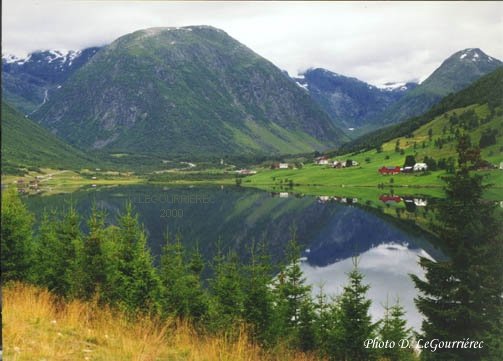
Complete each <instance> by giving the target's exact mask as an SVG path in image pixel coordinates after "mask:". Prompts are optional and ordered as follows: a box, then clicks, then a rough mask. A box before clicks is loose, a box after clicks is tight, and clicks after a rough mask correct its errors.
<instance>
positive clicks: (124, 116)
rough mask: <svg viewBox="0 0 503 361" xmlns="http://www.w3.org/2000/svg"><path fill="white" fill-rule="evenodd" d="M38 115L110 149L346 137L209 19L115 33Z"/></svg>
mask: <svg viewBox="0 0 503 361" xmlns="http://www.w3.org/2000/svg"><path fill="white" fill-rule="evenodd" d="M34 115H35V117H36V119H38V120H39V121H40V123H41V124H43V125H44V126H46V127H48V128H50V129H53V130H54V131H56V132H57V133H58V134H59V135H60V136H62V137H63V138H65V139H67V140H68V141H70V142H71V143H73V144H76V145H77V146H79V147H81V148H86V147H87V148H106V149H109V150H114V151H117V150H124V149H125V148H127V149H141V150H148V151H151V152H158V153H159V152H161V153H162V152H163V150H161V148H163V147H164V148H165V147H166V145H169V146H170V147H171V151H172V152H174V153H183V152H186V153H189V154H190V153H194V152H199V153H206V152H216V153H228V150H229V149H230V148H233V149H235V150H237V151H238V152H244V153H247V152H250V151H251V152H257V151H258V152H261V151H265V152H273V153H285V152H286V153H289V152H293V153H295V152H305V151H311V150H315V149H322V148H324V147H326V146H329V145H336V144H340V143H341V140H342V139H345V136H344V135H343V133H342V131H340V130H338V129H337V128H336V127H334V126H333V125H332V123H331V122H330V119H329V117H328V116H327V115H326V114H325V113H324V112H323V111H322V110H321V109H320V108H319V107H318V106H317V104H315V103H314V102H313V101H312V100H311V98H310V97H309V96H308V95H307V94H305V93H304V92H303V91H302V90H300V89H298V87H297V86H295V85H294V84H292V83H291V81H290V79H288V78H287V77H286V76H285V75H284V74H283V73H282V72H281V71H280V70H279V69H278V68H277V67H276V66H275V65H274V64H272V63H271V62H269V61H268V60H266V59H264V58H262V57H260V56H259V55H258V54H256V53H254V52H253V51H252V50H250V49H248V48H247V47H246V46H244V45H243V44H241V43H239V42H238V41H237V40H235V39H233V38H231V37H230V36H228V35H227V33H225V32H224V31H223V30H220V29H216V28H213V27H209V26H189V27H181V28H150V29H144V30H139V31H136V32H133V33H130V34H126V35H124V36H122V37H120V38H118V39H117V40H115V41H114V42H112V43H111V44H110V45H108V46H106V47H104V48H102V49H101V50H100V51H99V52H98V54H97V55H96V56H95V57H93V58H92V59H90V60H89V61H88V62H87V63H86V64H85V66H83V67H82V68H81V69H79V70H78V71H77V72H75V73H74V74H73V75H72V76H71V77H70V78H69V80H68V81H67V82H66V83H65V84H64V85H63V87H62V88H61V89H60V90H59V91H58V92H57V93H56V94H55V95H54V96H53V98H52V99H51V100H50V101H48V102H47V103H46V104H44V105H43V106H42V107H41V108H40V109H39V110H38V111H37V112H36V113H35V114H34ZM75 129H79V130H82V131H77V132H73V131H74V130H75ZM141 134H143V135H147V134H152V135H153V134H156V136H157V138H156V139H155V140H154V142H152V141H148V140H146V139H145V138H144V137H143V138H142V137H140V135H141ZM161 135H162V137H161ZM194 140H195V141H194ZM198 141H199V142H198Z"/></svg>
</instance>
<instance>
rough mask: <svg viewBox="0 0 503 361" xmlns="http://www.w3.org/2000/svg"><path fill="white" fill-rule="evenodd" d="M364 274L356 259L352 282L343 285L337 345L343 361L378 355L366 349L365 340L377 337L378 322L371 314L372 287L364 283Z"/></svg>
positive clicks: (361, 359) (372, 357)
mask: <svg viewBox="0 0 503 361" xmlns="http://www.w3.org/2000/svg"><path fill="white" fill-rule="evenodd" d="M362 281H363V275H362V274H361V273H360V272H359V271H358V268H357V265H356V262H355V267H354V269H353V270H352V271H351V272H350V273H349V284H348V285H347V286H346V287H344V292H343V293H342V295H341V298H340V319H339V327H340V334H339V335H338V339H337V348H338V353H339V355H340V359H341V360H344V361H369V360H374V359H375V358H376V355H375V351H374V350H373V349H371V348H365V347H364V342H365V340H367V339H372V338H374V330H375V328H376V325H375V324H373V323H372V321H371V317H370V314H369V308H370V304H371V301H370V300H369V299H367V298H366V293H367V291H368V289H369V288H370V286H368V285H364V284H363V283H362Z"/></svg>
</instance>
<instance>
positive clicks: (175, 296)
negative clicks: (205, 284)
mask: <svg viewBox="0 0 503 361" xmlns="http://www.w3.org/2000/svg"><path fill="white" fill-rule="evenodd" d="M203 267H204V264H203V263H202V259H201V257H200V254H199V252H197V251H196V252H195V253H194V255H193V257H192V259H191V260H190V262H187V260H186V255H185V249H184V247H183V245H182V243H181V241H180V236H179V235H177V236H176V239H175V241H174V242H173V243H170V241H169V235H166V244H165V246H164V247H163V250H162V255H161V264H160V278H161V283H162V286H163V294H162V305H163V312H164V313H165V314H171V315H175V316H177V317H182V318H184V319H196V320H200V319H201V318H203V317H204V315H205V314H206V311H207V297H206V294H205V292H204V290H203V289H202V285H201V280H200V275H201V272H202V269H203Z"/></svg>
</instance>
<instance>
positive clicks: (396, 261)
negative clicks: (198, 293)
mask: <svg viewBox="0 0 503 361" xmlns="http://www.w3.org/2000/svg"><path fill="white" fill-rule="evenodd" d="M128 199H129V200H131V202H132V203H133V204H134V206H135V209H136V210H137V212H138V214H139V218H140V221H141V222H142V223H143V224H144V226H145V230H146V232H147V234H148V238H149V246H150V248H151V250H152V253H153V254H154V256H156V257H157V256H159V253H160V250H161V247H162V244H163V234H165V233H166V232H169V233H171V234H174V233H180V234H181V236H182V242H183V243H184V244H185V245H186V247H188V248H191V247H195V246H196V245H197V246H198V247H199V249H200V250H201V252H202V253H203V255H204V256H205V257H206V258H207V259H211V258H212V257H213V255H214V254H215V251H216V244H217V242H220V243H221V245H222V246H223V248H224V249H227V248H231V249H234V250H236V251H237V252H238V254H239V255H240V256H241V257H242V258H243V260H245V259H246V257H247V250H248V247H249V245H250V244H251V243H252V242H253V241H261V240H265V241H266V242H267V244H268V246H269V249H270V252H271V256H272V259H273V261H274V262H276V263H277V262H281V260H282V257H283V255H284V249H285V246H286V244H287V242H288V241H289V239H290V238H291V235H292V227H295V229H296V234H297V239H298V241H299V243H300V244H301V245H302V249H303V254H302V260H303V261H302V269H303V271H304V274H305V277H306V280H307V282H308V283H310V284H312V285H313V294H316V293H318V291H319V286H320V285H323V287H324V290H325V292H327V293H328V294H331V295H337V294H339V293H341V292H342V288H343V286H344V284H345V283H346V278H347V276H346V275H347V273H348V272H349V271H350V270H351V268H352V267H353V262H354V256H358V258H357V259H358V266H359V268H360V270H361V271H362V272H363V274H364V275H365V281H366V283H368V284H370V285H371V288H370V290H369V292H368V297H369V298H370V299H371V300H372V307H371V313H372V316H373V317H374V318H375V319H377V318H379V317H381V316H382V315H383V311H384V309H383V305H384V304H385V303H386V302H387V300H389V302H390V303H394V302H395V300H396V299H397V298H399V300H400V303H401V304H402V305H403V306H404V308H405V310H406V312H407V319H408V323H409V326H411V327H414V328H415V329H416V330H419V328H420V324H421V316H420V314H419V313H418V312H417V310H416V308H415V306H414V301H413V299H414V297H415V296H416V290H415V288H414V285H413V283H412V280H411V279H410V277H409V274H416V275H419V276H422V275H423V272H422V269H421V268H420V267H419V265H418V263H417V261H418V257H420V256H423V257H429V258H432V259H437V258H438V257H442V254H441V253H440V252H439V250H438V249H437V248H436V247H435V246H434V244H433V242H432V239H431V237H430V236H429V235H428V234H427V233H426V232H424V231H422V230H421V229H420V228H419V227H417V226H415V225H414V224H413V222H412V221H410V220H400V219H397V218H395V217H392V216H391V215H389V214H384V213H383V212H382V211H380V210H379V209H376V208H372V207H368V206H366V205H365V203H364V202H361V201H360V202H359V200H358V198H347V199H346V198H333V199H330V198H328V197H314V196H298V195H297V196H296V195H294V194H291V193H287V192H282V193H268V192H264V191H260V190H255V189H250V188H241V187H162V186H150V185H149V186H127V187H126V186H123V187H113V188H99V187H98V188H88V189H84V190H81V191H78V192H74V193H71V194H60V195H53V196H43V197H41V196H32V197H27V198H25V200H26V203H27V205H28V207H29V209H30V210H31V211H32V212H34V213H35V214H37V215H40V213H41V212H42V211H43V209H44V208H45V209H51V208H58V207H62V206H64V205H65V204H68V203H69V202H70V201H71V202H75V203H76V205H77V208H78V209H79V211H80V212H81V214H84V215H87V214H88V213H89V211H90V208H91V205H92V204H93V202H95V203H96V204H97V205H98V207H101V208H103V209H106V211H107V215H108V216H107V221H108V222H109V223H114V222H115V217H116V215H117V214H118V213H119V212H120V211H121V210H122V209H123V208H124V204H125V202H126V201H127V200H128ZM381 200H382V201H383V204H384V203H386V202H389V201H390V199H388V198H383V199H381ZM391 201H393V199H391ZM421 202H423V203H421ZM421 202H416V203H417V204H418V206H419V207H424V206H425V205H426V202H424V201H421ZM419 207H418V208H419ZM414 209H416V207H414ZM37 218H38V219H39V218H40V217H37ZM82 223H83V227H85V224H84V223H85V222H82Z"/></svg>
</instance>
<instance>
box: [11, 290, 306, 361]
mask: <svg viewBox="0 0 503 361" xmlns="http://www.w3.org/2000/svg"><path fill="white" fill-rule="evenodd" d="M2 291H3V346H4V358H5V359H6V360H10V361H33V360H50V361H67V360H84V361H87V360H93V361H155V360H173V361H182V360H184V361H185V360H186V361H259V360H263V361H280V360H284V361H289V360H291V361H309V360H315V358H314V357H310V356H308V355H305V354H300V353H294V352H291V351H288V350H285V349H278V350H269V351H267V352H266V351H264V350H263V349H261V348H260V347H259V346H258V345H256V344H253V343H252V342H251V341H250V340H249V338H248V337H247V336H246V332H244V330H243V331H241V332H240V333H239V335H238V336H237V337H236V338H235V339H233V340H230V339H229V338H228V337H225V336H221V337H217V336H204V335H201V334H198V333H197V332H196V331H195V330H194V329H193V328H192V327H190V326H189V325H187V324H186V323H182V322H175V321H173V320H168V321H164V322H161V321H159V320H154V319H151V318H148V317H141V318H139V319H138V320H137V321H135V322H132V321H130V320H128V318H127V317H126V316H125V315H123V314H121V313H119V312H113V311H112V310H110V309H109V308H107V307H103V306H97V305H96V304H94V303H92V302H91V303H86V302H81V301H70V302H64V301H62V300H58V299H57V298H55V297H54V296H53V295H52V294H51V293H49V292H47V291H45V290H43V289H40V288H36V287H34V286H29V285H24V284H10V285H8V286H7V287H4V288H3V290H2Z"/></svg>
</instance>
